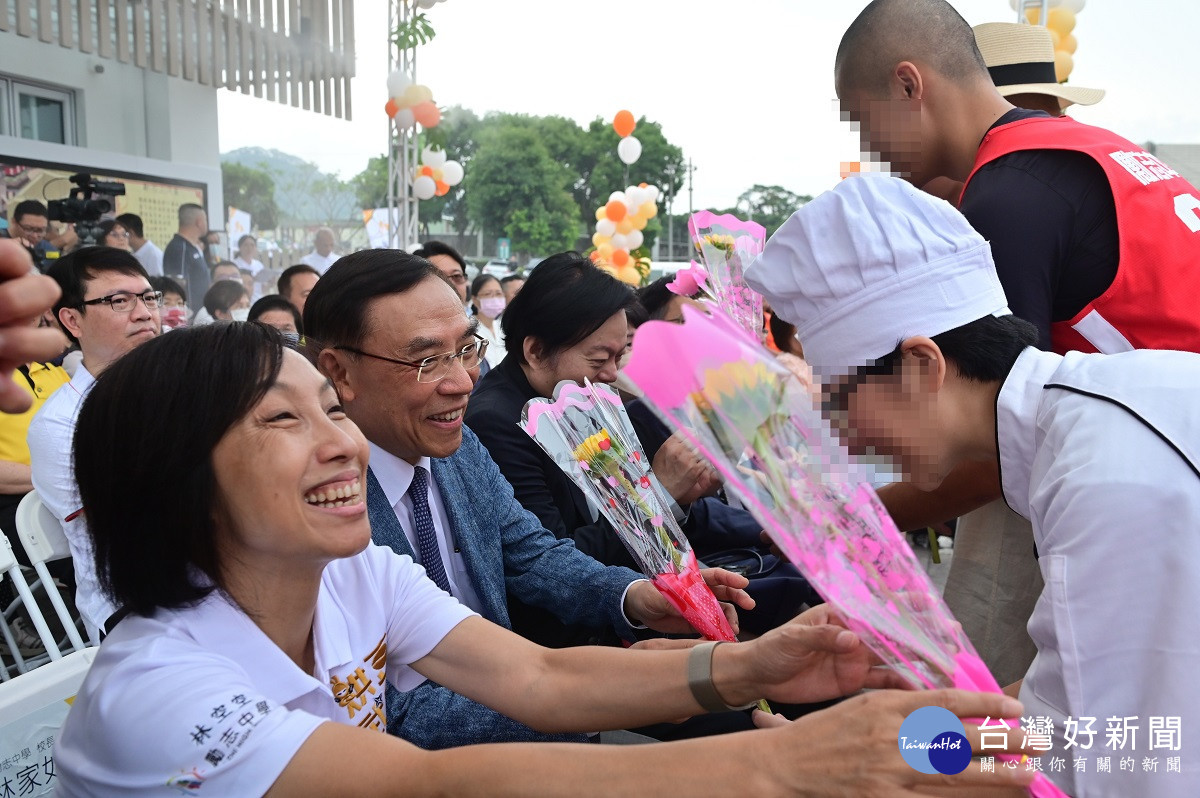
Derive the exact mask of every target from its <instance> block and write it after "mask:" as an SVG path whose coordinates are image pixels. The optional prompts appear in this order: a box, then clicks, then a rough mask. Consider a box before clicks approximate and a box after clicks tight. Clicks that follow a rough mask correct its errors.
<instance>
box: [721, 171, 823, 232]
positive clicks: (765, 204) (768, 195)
mask: <svg viewBox="0 0 1200 798" xmlns="http://www.w3.org/2000/svg"><path fill="white" fill-rule="evenodd" d="M806 202H812V195H811V194H793V193H792V192H790V191H788V190H787V189H786V188H784V187H783V186H764V185H760V184H757V183H756V184H755V185H753V186H751V187H750V188H748V189H746V190H745V191H744V192H742V194H741V195H740V196H738V200H737V206H736V207H735V208H733V209H732V210H730V211H729V212H730V213H732V214H733V215H735V216H737V217H739V218H742V219H749V220H752V221H755V222H758V223H759V224H761V225H762V226H763V227H765V228H766V230H767V235H768V236H769V235H771V234H772V233H774V232H775V231H776V230H777V229H778V228H779V225H781V224H783V223H784V222H786V221H787V220H788V217H789V216H791V215H792V214H793V213H795V212H796V209H797V208H799V207H800V206H801V205H803V204H805V203H806Z"/></svg>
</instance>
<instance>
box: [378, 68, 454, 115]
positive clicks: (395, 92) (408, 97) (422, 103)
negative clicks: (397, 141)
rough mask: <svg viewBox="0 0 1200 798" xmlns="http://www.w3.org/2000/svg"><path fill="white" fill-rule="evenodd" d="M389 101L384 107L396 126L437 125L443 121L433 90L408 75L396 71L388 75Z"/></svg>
mask: <svg viewBox="0 0 1200 798" xmlns="http://www.w3.org/2000/svg"><path fill="white" fill-rule="evenodd" d="M387 89H388V101H387V104H386V105H385V106H384V107H383V110H384V111H386V112H387V115H388V119H394V120H396V126H397V127H399V128H400V129H401V130H407V129H408V128H410V127H412V126H413V125H420V126H421V127H424V128H431V127H437V126H438V123H439V122H441V121H442V112H441V110H440V109H438V107H437V106H436V105H435V104H434V102H433V92H432V91H431V90H430V88H429V87H428V86H423V85H421V84H420V83H413V82H412V81H411V80H410V79H409V77H408V75H405V74H404V73H403V72H400V71H396V72H393V73H392V74H390V75H388V79H387Z"/></svg>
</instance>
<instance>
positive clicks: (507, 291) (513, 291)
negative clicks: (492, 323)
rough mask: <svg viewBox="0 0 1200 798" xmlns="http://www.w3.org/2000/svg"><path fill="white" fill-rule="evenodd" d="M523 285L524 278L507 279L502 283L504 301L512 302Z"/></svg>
mask: <svg viewBox="0 0 1200 798" xmlns="http://www.w3.org/2000/svg"><path fill="white" fill-rule="evenodd" d="M524 287H525V281H524V280H509V281H508V282H507V283H505V284H504V301H505V303H509V302H512V301H513V297H515V296H516V295H517V294H518V293H519V292H520V291H521V289H522V288H524Z"/></svg>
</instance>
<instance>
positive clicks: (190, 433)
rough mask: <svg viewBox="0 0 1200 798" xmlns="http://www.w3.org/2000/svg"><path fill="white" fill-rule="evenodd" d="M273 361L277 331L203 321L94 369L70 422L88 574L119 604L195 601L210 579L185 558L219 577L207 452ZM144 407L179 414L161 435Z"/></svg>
mask: <svg viewBox="0 0 1200 798" xmlns="http://www.w3.org/2000/svg"><path fill="white" fill-rule="evenodd" d="M282 363H283V349H282V338H281V337H280V335H279V333H278V332H277V331H276V330H274V329H272V328H270V327H267V326H266V325H261V324H212V325H207V326H204V327H195V328H186V329H181V330H176V331H174V332H172V333H171V334H170V335H162V336H158V337H156V338H154V339H153V340H150V341H147V342H146V343H145V344H143V345H142V346H139V347H137V348H136V349H134V350H133V351H131V352H130V353H129V354H127V355H125V356H124V357H122V358H121V359H120V360H118V361H117V362H115V363H114V364H113V365H111V366H109V367H108V368H107V369H105V370H104V373H103V374H101V375H100V377H99V378H98V379H97V380H96V384H95V386H94V387H93V388H92V390H91V391H90V392H89V394H88V397H87V399H86V400H85V401H84V403H83V407H82V408H81V409H80V411H79V417H78V421H77V422H76V426H75V440H74V442H73V444H74V446H73V448H74V458H75V481H76V483H77V484H78V486H79V495H80V498H81V500H82V504H83V506H84V507H85V508H86V512H87V524H88V533H89V535H91V538H92V543H93V546H94V548H95V559H96V575H97V577H98V579H99V581H100V585H101V587H102V588H103V590H104V592H105V593H106V594H107V595H108V596H109V597H111V598H112V600H113V601H114V603H116V604H117V606H118V607H121V608H124V609H128V610H130V611H132V612H137V613H140V614H143V615H148V614H150V613H152V612H153V611H154V610H155V609H157V608H159V607H166V608H171V607H182V606H186V605H188V604H192V603H194V602H197V601H199V600H200V599H202V598H204V597H205V596H206V595H208V594H209V593H210V592H211V591H212V590H213V588H212V587H211V586H210V585H208V584H207V580H205V579H203V578H197V575H196V574H195V573H194V571H193V569H199V570H200V571H201V572H203V573H204V574H206V575H207V576H208V578H209V579H210V580H212V582H213V583H215V584H216V585H217V586H218V587H220V586H221V572H220V567H219V566H220V563H219V562H218V559H217V544H216V535H215V525H216V519H217V517H218V513H219V512H220V503H221V497H220V496H219V494H218V492H217V479H216V474H215V473H214V471H213V467H212V452H213V449H214V448H215V447H216V446H217V444H218V443H219V442H220V440H221V439H222V438H223V437H224V436H225V435H226V433H227V432H228V431H229V430H230V428H232V427H233V426H234V425H235V424H236V423H237V422H238V421H240V420H241V419H242V418H244V417H245V416H246V414H247V413H249V412H250V411H251V410H252V409H253V408H254V407H255V405H257V404H258V402H259V401H260V400H261V399H262V397H263V396H264V395H265V394H266V392H267V391H268V390H269V389H270V387H271V386H272V385H273V384H274V383H275V380H276V379H277V378H278V376H279V370H280V367H281V366H282ZM154 418H164V419H165V418H174V419H188V423H186V424H179V425H175V426H173V427H172V430H171V434H169V435H164V434H163V429H162V427H161V426H160V425H157V424H152V423H148V421H147V420H148V419H154ZM114 463H117V464H119V467H117V468H114V467H113V465H114ZM130 485H136V486H137V493H138V498H137V500H136V501H130V495H129V486H130Z"/></svg>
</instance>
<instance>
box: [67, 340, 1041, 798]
mask: <svg viewBox="0 0 1200 798" xmlns="http://www.w3.org/2000/svg"><path fill="white" fill-rule="evenodd" d="M457 355H458V353H447V357H455V356H457ZM459 362H460V363H461V360H460V361H459ZM451 367H453V363H452V364H451ZM338 401H339V400H338V397H337V395H336V394H335V393H334V390H333V388H332V386H331V385H330V383H329V382H328V381H326V380H325V379H323V378H322V377H321V376H320V375H319V373H318V372H317V371H316V370H315V369H313V368H312V367H311V366H310V365H309V363H308V362H307V361H306V360H305V359H304V358H303V357H301V356H300V355H299V354H297V353H296V352H294V351H291V350H287V349H283V348H282V347H281V338H280V337H279V336H278V334H277V333H276V332H275V331H274V330H273V329H271V328H268V327H265V326H260V325H258V324H257V323H249V324H217V325H212V326H209V327H203V328H197V329H191V330H184V331H179V332H175V333H172V334H171V335H168V336H163V337H161V338H160V339H158V340H155V341H151V342H148V343H147V344H145V345H144V346H142V347H139V348H138V349H137V350H135V351H134V352H133V353H131V354H130V355H128V356H126V357H125V358H123V359H122V360H120V361H118V362H117V363H116V364H115V365H113V366H112V367H111V368H109V369H108V370H107V371H105V373H104V374H103V375H102V376H101V377H100V379H99V380H98V381H97V383H96V385H95V388H94V389H93V390H92V392H91V395H90V396H89V398H88V399H87V401H86V402H85V404H84V406H83V409H82V410H81V412H80V416H79V423H78V427H77V436H76V453H75V456H76V475H77V478H78V481H79V487H80V495H81V498H82V501H83V505H84V507H85V508H86V511H87V514H88V527H89V529H90V530H91V532H92V534H93V536H94V539H95V551H96V558H97V566H98V567H97V571H98V573H99V575H100V580H101V583H102V585H103V587H104V589H105V590H106V591H107V592H108V593H109V594H110V595H111V596H112V597H113V598H114V600H115V601H116V603H117V604H118V605H120V606H122V607H124V608H126V609H127V610H128V612H129V614H128V615H127V616H126V617H125V618H124V619H123V620H121V621H120V622H119V623H118V624H117V625H116V626H115V628H114V629H113V630H112V633H111V634H110V635H109V636H108V637H107V638H106V640H105V642H104V644H103V646H102V647H101V649H100V652H99V654H98V655H97V657H96V660H95V663H94V664H93V665H92V668H91V672H90V673H89V674H88V677H87V679H86V681H85V682H84V684H83V686H82V688H81V689H80V691H79V695H78V697H77V699H76V701H75V702H74V705H73V708H72V710H71V713H70V716H69V717H68V719H67V722H66V724H65V726H64V727H63V729H62V732H61V735H60V736H59V739H58V742H57V745H56V747H55V758H56V763H57V768H58V769H57V773H58V776H59V779H60V781H59V793H58V794H59V795H67V796H76V795H88V796H115V795H120V796H129V795H173V794H176V793H178V792H186V793H188V794H199V795H220V796H226V795H238V796H243V795H245V796H250V795H264V794H269V795H283V796H289V797H290V796H307V795H339V796H340V795H404V794H434V793H439V794H451V795H467V794H484V793H489V794H532V793H537V794H541V795H555V794H571V795H614V794H628V793H630V792H632V791H633V790H635V789H636V790H652V791H658V790H662V789H666V788H670V789H672V790H674V791H678V792H680V793H686V792H691V791H697V792H699V791H701V790H703V791H706V792H711V791H712V790H714V789H715V788H717V787H718V786H719V787H720V789H722V791H725V790H728V789H733V788H735V787H736V788H741V789H746V788H750V789H751V790H753V791H754V792H760V791H765V792H771V793H772V794H774V793H783V792H798V791H799V790H800V789H801V788H802V787H803V788H804V791H805V794H808V795H834V794H837V795H843V794H847V792H846V791H847V789H849V785H851V784H863V783H864V782H862V781H854V780H855V779H859V780H861V779H862V778H864V774H866V778H868V779H870V783H871V784H873V785H876V786H879V785H884V786H885V787H895V788H897V791H898V790H899V789H903V788H904V787H912V786H914V785H921V784H932V783H935V781H936V783H942V781H941V778H940V777H938V779H934V777H931V776H926V775H924V774H920V773H917V772H916V771H914V770H912V769H911V768H909V767H908V766H907V765H905V764H904V763H903V761H902V759H901V758H900V756H899V753H898V750H897V748H896V739H897V737H896V734H897V732H898V729H899V725H900V722H901V721H902V720H903V718H904V717H905V715H907V714H908V713H909V712H911V711H912V710H914V709H916V708H918V707H920V706H925V705H930V704H938V705H942V706H947V707H949V708H950V709H951V710H953V711H955V712H957V713H959V714H960V715H963V716H980V717H982V716H993V717H996V716H1000V717H1014V716H1016V715H1017V714H1019V712H1020V707H1019V704H1017V702H1016V701H1014V700H1012V699H1008V698H1005V697H1003V696H998V695H996V696H983V695H977V694H973V693H964V692H960V691H939V692H928V693H904V692H898V691H886V692H877V693H874V694H872V695H870V696H866V697H860V698H854V699H850V700H849V701H847V702H845V703H843V704H841V705H839V706H837V707H835V708H833V709H829V710H825V711H824V712H819V713H815V714H813V715H810V716H808V717H806V718H804V719H802V720H801V721H800V722H798V723H796V724H794V725H793V726H791V727H789V728H786V729H771V730H763V731H753V732H745V733H742V734H737V735H728V736H726V737H723V738H719V739H718V738H710V739H707V740H693V741H686V742H681V743H666V744H663V745H661V746H660V745H655V746H589V745H568V744H528V745H526V744H508V745H504V746H496V745H487V746H474V747H470V748H458V749H449V750H445V751H432V752H431V751H423V750H421V749H419V748H416V747H415V746H413V745H411V744H409V743H406V742H404V741H403V740H400V739H398V738H395V737H389V736H388V735H386V734H385V733H384V732H383V730H384V728H385V727H386V718H385V717H384V713H385V704H384V701H383V694H384V691H383V683H384V681H385V680H386V681H390V682H392V683H393V684H394V685H395V686H397V687H398V688H399V689H401V690H403V689H406V688H411V687H413V686H415V685H417V684H418V683H420V682H421V680H422V679H423V678H426V677H428V678H431V679H434V680H437V681H438V682H440V683H442V684H445V685H446V686H448V687H450V688H451V689H453V690H455V691H458V692H460V693H462V694H464V695H467V696H469V697H471V698H473V699H475V700H477V701H480V702H483V703H485V704H487V705H488V706H491V707H493V708H495V709H497V710H499V711H501V712H504V713H506V714H509V715H511V716H512V717H514V718H516V719H518V720H520V721H522V722H525V723H527V724H529V725H531V726H534V727H535V728H538V729H541V730H545V731H583V730H591V729H610V728H621V727H624V726H630V725H642V724H646V723H653V722H660V721H664V720H667V719H670V718H679V717H683V716H687V715H692V714H695V713H697V712H699V711H701V710H713V709H721V708H725V707H726V704H725V702H726V701H729V702H732V703H733V704H745V703H746V702H749V701H752V700H753V699H756V698H758V697H760V696H762V695H766V696H767V697H768V698H774V699H777V700H781V701H791V702H796V701H804V702H808V701H817V700H822V699H826V698H830V697H833V696H836V695H842V694H845V693H848V692H853V691H857V690H859V689H861V688H862V687H864V686H876V687H883V686H891V685H894V684H895V680H896V677H895V676H894V675H891V674H887V673H881V672H879V671H878V670H873V669H872V668H871V667H870V660H869V658H868V656H867V653H866V651H865V647H864V646H862V645H861V643H859V642H858V641H857V639H856V638H855V637H854V635H852V634H851V633H850V632H848V631H846V630H845V629H843V628H841V627H839V626H836V625H829V624H825V623H823V621H825V620H826V618H827V616H826V615H825V614H824V613H822V612H821V611H820V610H819V609H818V610H817V611H815V612H814V613H813V614H812V615H809V616H808V617H802V618H801V619H799V620H797V621H794V622H792V623H790V624H788V625H786V626H785V627H781V628H780V629H778V630H775V631H773V632H771V633H769V634H768V635H765V636H763V637H762V638H759V639H758V640H756V641H753V642H749V643H739V644H728V645H723V646H721V647H720V648H719V649H714V648H712V647H711V644H709V645H708V646H706V645H703V644H702V645H700V646H696V647H695V648H691V649H690V650H653V651H627V650H622V649H614V648H594V647H592V648H589V647H580V648H573V649H562V650H550V649H544V648H541V647H539V646H536V645H534V644H533V643H530V642H529V641H527V640H524V639H522V638H520V637H518V636H516V635H514V634H512V633H511V632H509V631H507V630H505V629H502V628H500V627H498V626H495V625H493V624H491V623H489V622H487V621H485V620H483V619H482V618H480V617H478V616H477V615H475V614H474V613H473V612H471V611H470V610H469V609H467V608H466V607H464V606H463V605H461V604H459V603H458V602H457V601H455V600H454V599H453V598H452V597H450V596H449V595H448V594H446V593H444V592H442V591H441V590H439V589H438V588H437V587H436V586H434V584H433V583H432V582H431V581H429V580H428V579H427V578H426V577H425V575H424V572H423V571H422V570H421V569H420V568H419V567H418V566H416V565H415V564H414V563H413V562H412V560H411V559H410V558H408V557H406V556H401V555H397V554H395V553H393V552H392V551H390V550H388V549H384V548H379V547H376V546H373V545H370V537H371V531H370V528H369V524H368V521H367V513H366V506H365V504H364V502H363V498H362V496H363V492H362V488H363V484H364V480H363V474H364V471H365V469H366V466H367V452H368V448H367V443H366V440H365V439H364V438H363V436H362V434H361V433H360V432H359V431H358V428H357V427H355V426H354V424H353V423H352V422H351V421H350V420H349V419H348V418H346V415H345V414H344V413H343V412H342V409H341V406H340V405H339V403H338ZM156 418H171V419H177V418H187V419H189V420H190V423H189V424H186V425H183V427H182V428H180V429H179V430H178V431H177V434H173V435H171V436H165V435H162V434H161V432H160V430H158V429H157V428H156V427H155V425H154V424H153V423H152V421H151V420H152V419H156ZM447 722H453V719H449V718H448V719H447ZM847 740H849V741H852V742H853V745H846V744H845V741H847ZM973 742H976V743H977V742H978V739H977V735H976V736H975V738H974V739H973ZM810 754H811V755H810ZM767 761H770V762H771V765H770V766H769V767H763V766H762V764H761V763H763V762H767ZM996 770H998V771H1000V772H998V773H990V774H987V773H982V772H980V768H978V767H974V768H971V769H968V770H967V771H966V772H965V773H964V774H963V775H962V776H960V777H958V778H959V783H961V784H963V785H964V786H970V785H982V784H993V785H1005V784H1007V785H1012V784H1019V783H1023V782H1024V781H1026V780H1027V777H1026V775H1025V771H1024V769H1020V770H1019V771H1015V772H1014V771H1009V770H1007V769H1006V768H997V769H996ZM850 791H851V792H853V790H850ZM888 794H893V793H892V792H889V793H888Z"/></svg>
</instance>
